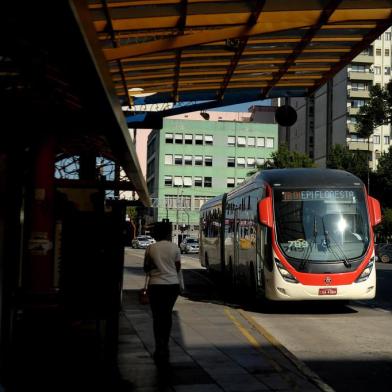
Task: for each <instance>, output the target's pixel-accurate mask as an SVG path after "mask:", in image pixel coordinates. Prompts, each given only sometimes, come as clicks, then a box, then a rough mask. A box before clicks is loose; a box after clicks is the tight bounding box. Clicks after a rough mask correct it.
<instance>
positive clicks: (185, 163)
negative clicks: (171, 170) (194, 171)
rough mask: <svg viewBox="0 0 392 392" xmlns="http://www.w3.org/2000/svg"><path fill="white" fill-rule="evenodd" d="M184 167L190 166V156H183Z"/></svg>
mask: <svg viewBox="0 0 392 392" xmlns="http://www.w3.org/2000/svg"><path fill="white" fill-rule="evenodd" d="M184 165H187V166H191V165H192V155H184Z"/></svg>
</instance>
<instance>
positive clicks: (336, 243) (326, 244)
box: [321, 217, 351, 268]
mask: <svg viewBox="0 0 392 392" xmlns="http://www.w3.org/2000/svg"><path fill="white" fill-rule="evenodd" d="M321 220H322V222H323V231H324V237H325V246H326V247H327V249H329V250H330V251H331V252H332V253H333V255H334V256H335V257H336V258H337V259H340V258H342V259H343V263H344V266H345V267H346V268H350V267H351V263H350V262H349V261H348V258H347V256H346V254H345V253H344V251H343V249H342V248H341V247H340V245H339V244H338V242H337V241H336V240H335V238H334V237H333V236H331V237H329V233H328V230H325V224H324V217H322V218H321ZM330 238H332V240H333V242H334V245H335V246H336V248H337V249H338V250H339V252H340V256H341V257H340V256H339V254H337V253H336V252H335V251H334V250H333V249H332V248H331V246H330V240H329V239H330Z"/></svg>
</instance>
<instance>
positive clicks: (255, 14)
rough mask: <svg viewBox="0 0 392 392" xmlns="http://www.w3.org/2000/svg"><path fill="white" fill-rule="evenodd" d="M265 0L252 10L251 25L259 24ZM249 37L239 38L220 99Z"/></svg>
mask: <svg viewBox="0 0 392 392" xmlns="http://www.w3.org/2000/svg"><path fill="white" fill-rule="evenodd" d="M265 1H266V0H259V1H258V2H256V7H255V9H254V10H253V11H252V12H251V14H250V17H249V20H248V26H249V27H251V26H254V25H255V24H257V22H258V20H259V16H260V14H261V11H262V9H263V7H264V4H265ZM248 39H249V37H244V38H241V39H240V40H239V44H238V48H237V50H236V51H235V54H234V56H233V58H232V59H231V62H230V66H229V68H228V69H227V72H226V75H225V76H224V78H223V82H222V87H221V89H220V91H219V93H218V99H222V97H223V94H224V93H225V90H226V88H227V86H228V84H229V83H230V79H231V78H232V76H233V73H234V71H235V69H236V68H237V65H238V62H239V61H240V59H241V57H242V53H243V52H244V50H245V48H246V45H247V43H248Z"/></svg>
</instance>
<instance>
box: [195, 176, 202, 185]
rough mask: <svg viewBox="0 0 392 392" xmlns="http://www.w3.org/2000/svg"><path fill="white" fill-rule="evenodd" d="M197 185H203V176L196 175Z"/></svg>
mask: <svg viewBox="0 0 392 392" xmlns="http://www.w3.org/2000/svg"><path fill="white" fill-rule="evenodd" d="M194 182H195V186H199V187H201V186H203V178H202V177H195V178H194Z"/></svg>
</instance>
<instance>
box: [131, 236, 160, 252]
mask: <svg viewBox="0 0 392 392" xmlns="http://www.w3.org/2000/svg"><path fill="white" fill-rule="evenodd" d="M154 242H155V240H154V238H152V237H151V236H149V235H138V236H137V237H136V238H135V239H133V240H132V248H136V249H146V248H147V246H148V245H151V244H153V243H154Z"/></svg>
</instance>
